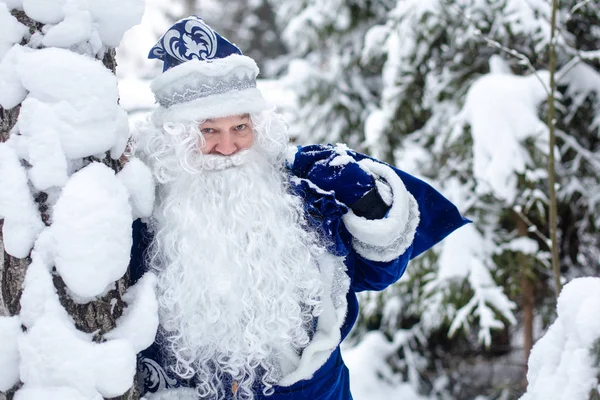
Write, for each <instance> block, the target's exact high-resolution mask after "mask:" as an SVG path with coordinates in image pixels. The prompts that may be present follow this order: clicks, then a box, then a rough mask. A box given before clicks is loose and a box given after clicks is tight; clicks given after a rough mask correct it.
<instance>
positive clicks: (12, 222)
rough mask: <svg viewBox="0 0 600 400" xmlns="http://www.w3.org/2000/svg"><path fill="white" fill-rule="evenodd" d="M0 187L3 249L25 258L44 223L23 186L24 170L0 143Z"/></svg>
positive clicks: (25, 185) (13, 155) (14, 156)
mask: <svg viewBox="0 0 600 400" xmlns="http://www.w3.org/2000/svg"><path fill="white" fill-rule="evenodd" d="M0 187H1V188H2V190H0V219H1V218H4V225H3V226H2V234H3V238H4V249H5V250H6V252H7V253H8V254H10V255H11V256H13V257H17V258H25V257H27V256H28V255H29V251H30V250H31V247H32V246H33V243H34V241H35V239H36V238H37V236H38V235H39V233H40V232H41V231H42V229H44V223H43V222H42V220H41V218H40V213H39V211H38V208H37V206H36V204H35V203H34V201H33V197H32V196H31V192H30V190H29V186H28V185H27V175H26V173H25V169H24V168H23V167H22V166H21V163H20V162H19V158H18V157H17V154H16V153H15V151H14V150H13V149H12V148H11V147H9V145H7V144H6V143H0Z"/></svg>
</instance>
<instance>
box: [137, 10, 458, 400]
mask: <svg viewBox="0 0 600 400" xmlns="http://www.w3.org/2000/svg"><path fill="white" fill-rule="evenodd" d="M150 58H159V59H161V60H162V61H163V62H164V72H163V74H162V75H161V76H159V77H157V78H156V79H155V80H154V81H153V82H152V85H151V88H152V90H153V92H154V94H155V96H156V99H157V101H158V103H159V107H158V109H157V110H156V111H154V112H153V114H152V115H151V117H150V119H149V121H148V123H147V124H146V125H145V126H143V127H140V132H139V134H138V137H137V145H136V146H137V148H136V154H138V155H139V156H140V157H141V158H142V159H144V160H145V161H146V162H147V163H148V165H149V166H150V167H151V169H152V171H153V173H154V176H155V178H156V180H157V182H158V192H157V202H156V205H155V209H154V212H153V216H152V218H150V219H149V220H148V221H144V222H145V224H144V223H142V222H141V221H136V223H135V224H134V246H133V249H132V263H131V276H132V280H133V281H135V280H136V279H138V278H139V277H140V276H141V274H142V273H143V272H144V271H146V270H149V269H151V270H154V271H156V273H157V274H158V277H159V280H158V296H159V317H160V328H159V332H158V334H157V338H156V342H155V343H154V345H153V346H151V347H150V348H149V349H147V350H145V351H143V352H142V353H141V354H140V356H139V363H138V368H139V371H140V373H141V374H140V376H142V378H143V382H141V386H143V387H141V391H142V393H146V395H145V396H146V398H147V399H148V400H152V399H153V400H156V399H211V400H213V399H214V400H216V399H218V400H221V399H263V398H267V399H274V400H292V399H324V400H334V399H335V400H338V399H339V400H341V399H351V394H350V388H349V381H348V371H347V369H346V368H345V366H344V364H343V360H342V358H341V355H340V350H339V344H340V342H341V341H342V340H343V339H344V338H345V337H346V335H347V334H348V332H349V331H350V329H351V327H352V325H353V324H354V322H355V320H356V317H357V314H358V304H357V301H356V292H358V291H362V290H381V289H384V288H385V287H387V286H388V285H390V284H392V283H393V282H395V281H396V280H397V279H398V278H399V277H400V276H401V275H402V273H403V272H404V270H405V268H406V265H407V263H408V261H409V259H411V258H413V257H415V256H416V255H418V254H420V253H422V252H423V251H425V250H426V249H428V248H430V247H431V246H433V245H434V244H435V243H437V242H439V241H440V240H441V239H443V238H444V237H445V236H446V235H448V234H449V233H451V232H452V231H453V230H455V229H457V228H458V227H460V226H462V225H463V224H464V223H465V222H466V220H464V219H463V218H462V217H461V216H460V214H459V213H458V211H457V210H456V208H455V207H454V206H453V205H452V204H451V203H450V202H448V201H447V200H446V199H445V198H444V197H443V196H441V195H440V194H439V193H438V192H436V191H435V190H434V189H432V188H431V187H430V186H428V185H426V184H425V183H423V182H422V181H420V180H418V179H416V178H414V177H412V176H410V175H408V174H406V173H404V172H402V171H399V170H397V169H395V168H393V167H391V166H389V165H387V164H384V163H381V162H378V161H376V160H373V159H370V158H368V157H366V156H364V155H362V154H358V153H355V152H353V151H351V150H350V149H348V148H347V147H345V146H343V145H336V146H331V145H327V146H322V145H314V146H306V147H293V148H291V149H289V148H288V138H287V135H286V129H285V124H284V123H283V122H282V121H281V119H280V118H279V117H278V116H277V114H275V112H274V111H273V110H272V109H271V108H270V107H269V106H268V105H267V104H266V102H265V101H264V99H263V98H262V95H261V93H260V91H259V90H258V89H257V88H256V76H257V75H258V67H257V66H256V63H255V62H254V61H253V60H252V59H250V58H248V57H246V56H243V55H241V51H240V50H239V49H238V48H237V47H235V46H234V45H233V44H231V43H230V42H228V41H227V40H226V39H224V38H222V37H221V36H220V35H218V34H217V33H216V32H215V31H214V30H212V29H211V28H210V27H209V26H207V25H206V24H205V23H204V22H203V21H202V20H201V19H199V18H197V17H190V18H186V19H183V20H181V21H178V22H177V23H176V24H175V25H173V27H171V29H169V31H167V33H165V35H163V36H162V37H161V39H160V40H159V42H158V43H157V45H156V46H155V47H154V48H153V49H152V51H151V52H150Z"/></svg>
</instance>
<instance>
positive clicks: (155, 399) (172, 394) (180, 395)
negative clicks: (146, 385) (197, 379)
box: [140, 388, 198, 400]
mask: <svg viewBox="0 0 600 400" xmlns="http://www.w3.org/2000/svg"><path fill="white" fill-rule="evenodd" d="M197 399H198V395H197V394H196V391H195V390H194V389H190V388H177V389H163V390H159V391H158V392H156V393H146V394H145V395H144V397H142V398H141V399H140V400H197Z"/></svg>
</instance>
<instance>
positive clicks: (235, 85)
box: [156, 75, 256, 108]
mask: <svg viewBox="0 0 600 400" xmlns="http://www.w3.org/2000/svg"><path fill="white" fill-rule="evenodd" d="M254 87H256V79H254V78H252V77H251V76H248V75H245V76H243V77H238V76H232V77H230V78H225V79H223V78H220V79H219V78H213V79H212V80H209V81H204V82H198V81H197V82H194V83H193V84H190V85H188V86H187V87H184V88H183V89H178V90H177V92H176V93H174V94H172V95H161V94H156V101H157V102H158V104H160V105H161V106H163V107H165V108H168V107H171V106H173V105H175V104H180V103H187V102H189V101H192V100H196V99H201V98H203V97H208V96H214V95H217V94H223V93H227V92H231V91H234V90H236V91H241V90H245V89H249V88H254Z"/></svg>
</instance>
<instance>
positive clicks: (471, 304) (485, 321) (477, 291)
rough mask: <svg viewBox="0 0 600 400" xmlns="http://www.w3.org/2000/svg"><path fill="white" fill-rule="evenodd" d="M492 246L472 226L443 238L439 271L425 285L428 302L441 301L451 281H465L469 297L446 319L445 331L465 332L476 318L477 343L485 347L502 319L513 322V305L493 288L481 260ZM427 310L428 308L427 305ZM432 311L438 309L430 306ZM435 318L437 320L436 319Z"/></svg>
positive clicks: (501, 322) (492, 282)
mask: <svg viewBox="0 0 600 400" xmlns="http://www.w3.org/2000/svg"><path fill="white" fill-rule="evenodd" d="M493 252H494V244H493V243H491V242H489V241H487V240H486V239H485V238H484V236H482V235H481V234H480V233H479V232H477V230H476V228H475V227H474V226H473V225H467V226H464V227H463V228H462V229H460V230H459V231H457V232H455V233H454V234H452V235H450V236H449V237H447V238H446V239H445V241H444V243H443V246H442V250H441V253H440V257H439V265H440V266H441V267H440V270H439V272H438V274H437V275H436V277H435V279H433V280H431V281H430V282H428V283H427V284H426V286H425V288H424V289H425V294H426V296H427V297H428V298H429V300H428V301H433V302H438V303H439V302H442V301H443V298H441V297H440V296H439V294H440V293H441V292H442V289H443V288H445V287H446V286H447V285H448V283H449V282H450V281H452V280H455V279H465V278H466V279H467V281H468V283H469V286H470V287H471V289H472V290H473V296H472V297H471V299H470V300H469V301H468V302H467V304H466V305H464V306H463V307H462V308H460V309H459V310H458V311H456V312H454V313H453V315H448V316H447V317H449V318H451V319H452V324H451V325H450V329H449V331H448V335H449V336H453V335H454V334H455V333H456V331H457V330H458V329H460V328H464V329H469V328H470V325H471V320H472V319H473V318H477V320H478V326H479V340H480V341H481V342H482V343H484V344H485V345H486V346H489V345H490V344H491V330H492V329H502V328H503V327H504V322H503V321H502V319H500V318H499V317H498V316H500V317H502V318H503V319H505V320H506V321H508V322H509V323H511V324H515V323H516V319H515V317H514V313H513V311H514V309H515V308H516V305H515V304H514V303H513V302H512V301H510V300H509V299H508V297H507V296H506V294H505V293H504V292H503V290H502V288H501V287H499V286H497V285H496V283H495V282H494V280H493V279H492V276H491V274H490V272H489V270H488V268H487V267H486V266H485V264H483V262H482V260H486V259H489V258H491V256H492V254H493ZM428 308H430V307H429V306H428ZM433 308H434V309H441V308H442V307H441V306H439V305H437V306H436V305H435V304H434V307H433ZM438 319H439V318H438Z"/></svg>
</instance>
